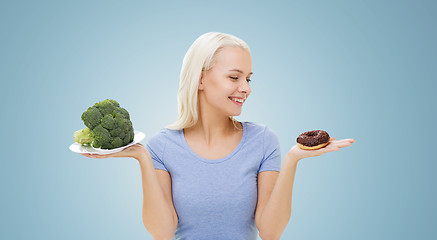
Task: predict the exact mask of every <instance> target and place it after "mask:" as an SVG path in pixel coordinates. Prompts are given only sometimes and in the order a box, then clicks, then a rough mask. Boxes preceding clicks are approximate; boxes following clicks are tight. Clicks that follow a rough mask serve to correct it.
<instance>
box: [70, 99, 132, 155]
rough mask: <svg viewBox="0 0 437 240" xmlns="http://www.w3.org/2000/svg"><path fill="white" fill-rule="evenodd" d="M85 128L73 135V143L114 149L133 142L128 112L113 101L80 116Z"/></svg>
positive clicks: (95, 106)
mask: <svg viewBox="0 0 437 240" xmlns="http://www.w3.org/2000/svg"><path fill="white" fill-rule="evenodd" d="M81 118H82V120H83V122H84V124H85V126H86V128H84V129H81V130H79V131H76V132H75V133H74V141H75V142H77V143H80V144H82V145H90V146H91V145H92V146H93V147H95V148H101V149H114V148H118V147H122V146H126V145H127V144H129V143H131V142H132V141H133V140H134V129H133V126H132V122H131V121H130V116H129V112H128V111H127V110H126V109H124V108H122V107H120V104H118V102H117V101H115V100H110V99H106V100H104V101H101V102H98V103H96V104H94V106H91V107H89V108H88V109H87V110H86V111H85V112H83V114H82V117H81Z"/></svg>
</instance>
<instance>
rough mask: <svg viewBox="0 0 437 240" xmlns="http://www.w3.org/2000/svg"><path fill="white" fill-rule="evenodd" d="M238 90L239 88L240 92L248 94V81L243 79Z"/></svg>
mask: <svg viewBox="0 0 437 240" xmlns="http://www.w3.org/2000/svg"><path fill="white" fill-rule="evenodd" d="M239 90H240V92H244V93H247V94H249V93H250V85H249V82H247V81H244V83H243V84H241V85H240V89H239Z"/></svg>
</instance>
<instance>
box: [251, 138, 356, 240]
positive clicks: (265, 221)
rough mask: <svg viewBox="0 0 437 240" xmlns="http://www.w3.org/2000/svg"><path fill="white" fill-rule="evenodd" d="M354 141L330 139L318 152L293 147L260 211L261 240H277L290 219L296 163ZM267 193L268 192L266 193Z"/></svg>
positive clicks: (257, 223) (258, 224) (257, 221)
mask: <svg viewBox="0 0 437 240" xmlns="http://www.w3.org/2000/svg"><path fill="white" fill-rule="evenodd" d="M354 142H355V139H343V140H338V141H336V140H335V138H333V137H331V139H330V144H329V145H328V146H326V147H324V148H321V149H318V150H302V149H300V148H299V147H298V146H297V145H294V146H293V147H292V148H291V149H290V151H289V152H288V153H287V155H286V156H285V159H284V164H283V166H282V168H281V171H280V173H279V176H278V178H277V180H276V183H275V185H274V187H273V190H272V191H271V195H270V197H269V200H268V201H267V203H266V204H265V207H264V208H263V209H261V213H260V214H259V216H258V218H256V219H255V221H256V225H257V227H258V230H259V232H260V237H261V238H262V239H263V240H266V239H268V240H271V239H279V238H280V237H281V235H282V232H284V230H285V227H286V226H287V224H288V221H289V220H290V217H291V196H292V192H293V184H294V176H295V174H296V168H297V163H298V162H299V161H300V160H301V159H304V158H308V157H316V156H320V155H322V154H325V153H328V152H333V151H338V150H340V148H344V147H348V146H350V145H352V143H354ZM266 192H268V191H266Z"/></svg>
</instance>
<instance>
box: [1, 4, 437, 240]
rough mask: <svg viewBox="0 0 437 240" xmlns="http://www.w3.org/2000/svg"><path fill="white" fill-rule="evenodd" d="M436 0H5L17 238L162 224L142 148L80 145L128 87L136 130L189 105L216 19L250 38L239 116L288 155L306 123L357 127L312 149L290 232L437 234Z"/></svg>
mask: <svg viewBox="0 0 437 240" xmlns="http://www.w3.org/2000/svg"><path fill="white" fill-rule="evenodd" d="M436 10H437V4H436V2H435V1H412V0H411V1H376V0H375V1H346V0H344V1H264V2H258V1H237V2H234V1H211V2H207V1H173V2H170V1H165V2H163V3H154V2H147V1H129V2H122V1H100V2H98V1H71V2H68V1H2V2H1V3H0V26H1V32H0V35H1V45H0V56H1V58H0V67H1V71H0V77H1V83H2V84H1V98H2V99H1V101H2V102H3V105H2V110H1V112H2V114H1V125H2V132H3V134H2V138H0V141H1V146H2V147H1V150H2V157H1V167H0V171H1V172H0V173H1V174H0V181H1V189H0V190H1V195H2V196H1V198H0V202H1V204H0V206H1V214H0V221H1V222H0V238H1V239H152V238H151V235H150V234H149V233H148V232H147V231H146V229H145V228H144V226H143V223H142V219H141V210H142V188H141V186H142V185H141V174H140V168H139V164H138V162H137V161H136V160H134V159H129V158H117V159H114V158H112V159H104V160H98V159H90V158H85V157H83V156H81V155H79V154H76V153H73V152H71V151H70V150H69V149H68V147H69V145H70V144H72V143H73V132H74V131H76V130H78V129H81V128H84V125H83V122H82V120H81V119H80V116H81V114H82V112H83V111H84V110H86V108H87V107H89V106H91V105H92V104H94V103H95V102H97V101H100V100H103V99H107V98H111V99H116V100H117V101H119V103H120V104H121V105H122V107H124V108H126V109H127V110H128V111H129V112H130V113H131V116H132V122H133V124H134V128H135V129H136V130H139V131H142V132H144V133H146V134H147V136H146V140H145V141H144V142H146V141H147V140H148V139H149V138H150V137H151V136H152V135H153V134H155V133H156V132H157V131H159V129H161V128H163V127H164V126H165V125H167V124H169V123H172V122H173V121H174V120H176V118H177V99H176V94H177V89H178V85H179V73H180V68H181V66H182V59H183V57H184V54H185V52H186V51H187V50H188V48H189V46H190V45H191V44H192V42H193V41H194V40H195V39H196V38H197V37H199V36H200V35H201V34H203V33H206V32H210V31H218V32H225V33H230V34H233V35H235V36H237V37H240V38H241V39H243V40H245V41H246V42H247V43H248V45H249V46H250V48H251V53H252V58H253V69H252V70H253V72H254V75H253V78H252V80H253V81H252V82H251V85H252V94H251V96H250V98H249V99H248V101H247V102H246V103H245V106H244V107H243V113H242V115H241V116H239V117H237V119H239V120H241V121H252V122H257V123H261V124H265V125H267V126H269V127H270V128H272V130H273V131H274V132H275V133H276V134H277V135H278V137H279V139H280V143H281V151H282V154H283V156H284V154H285V153H286V152H287V151H288V149H290V148H291V147H292V146H293V145H294V144H295V139H296V137H297V135H298V134H300V133H301V132H304V131H307V130H312V129H324V130H327V131H328V132H329V133H330V134H331V135H332V136H334V137H336V138H337V139H343V138H354V139H356V142H355V143H354V144H353V145H352V146H351V147H348V148H344V149H342V150H340V151H339V152H333V153H328V154H325V155H323V156H320V157H317V158H308V159H303V160H302V161H301V162H300V163H299V165H298V168H297V172H296V178H295V183H294V189H293V203H292V216H291V219H290V222H289V223H288V226H287V228H286V229H285V231H284V233H283V236H282V238H281V239H433V238H434V239H435V238H437V230H436V228H435V227H436V225H437V217H436V214H437V207H436V205H435V203H436V202H437V194H436V183H437V181H436V180H437V177H436V176H437V175H436V174H435V173H434V172H435V170H436V166H437V164H436V157H435V152H434V150H435V146H434V144H435V136H436V128H435V126H434V124H435V122H436V120H437V119H436V107H435V103H436V100H437V97H436V94H435V91H436V66H437V64H436V63H437V61H436V60H437V59H436V56H437V51H436V49H437V48H436V42H437V34H436V32H437V31H436V28H435V24H436V22H437V16H436Z"/></svg>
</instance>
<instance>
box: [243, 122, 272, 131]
mask: <svg viewBox="0 0 437 240" xmlns="http://www.w3.org/2000/svg"><path fill="white" fill-rule="evenodd" d="M243 124H245V126H246V128H247V129H248V130H250V131H251V132H263V131H265V130H266V129H267V128H268V127H267V125H265V124H262V123H256V122H243Z"/></svg>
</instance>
